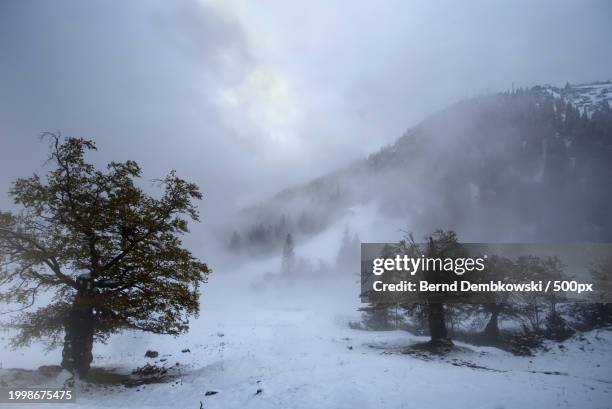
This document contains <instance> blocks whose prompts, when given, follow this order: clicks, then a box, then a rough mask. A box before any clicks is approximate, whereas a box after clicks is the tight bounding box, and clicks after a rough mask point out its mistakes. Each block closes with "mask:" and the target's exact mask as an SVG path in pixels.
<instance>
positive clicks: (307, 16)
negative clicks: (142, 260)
mask: <svg viewBox="0 0 612 409" xmlns="http://www.w3.org/2000/svg"><path fill="white" fill-rule="evenodd" d="M611 18H612V7H610V4H609V2H606V1H590V2H574V1H567V2H557V1H554V2H553V1H547V2H538V3H537V4H534V3H533V2H526V1H525V2H516V1H512V2H495V3H492V2H486V1H482V2H471V3H470V5H469V6H468V5H465V4H459V3H457V2H452V1H448V2H436V3H432V2H404V1H398V2H388V3H385V5H384V6H381V5H380V4H379V3H376V2H370V3H364V2H351V3H350V4H348V3H346V2H337V3H335V4H330V3H329V2H308V3H302V4H299V5H296V4H289V3H287V2H282V1H278V2H275V1H267V2H264V3H261V2H257V3H253V2H247V1H244V2H242V1H219V2H215V1H213V2H172V3H170V2H161V1H159V2H155V1H146V2H145V1H140V2H129V3H126V4H121V6H119V5H118V4H115V5H113V6H110V5H109V4H108V3H107V2H87V3H83V2H77V1H56V2H45V1H29V2H19V1H6V2H3V3H2V5H0V52H1V54H0V89H2V93H1V94H2V96H1V97H0V124H1V125H0V137H1V140H2V149H1V150H0V155H1V156H0V163H1V164H2V165H1V166H2V172H1V176H0V190H2V191H3V192H6V191H7V189H8V187H9V183H10V181H11V180H13V179H15V178H16V177H19V176H25V175H28V174H30V173H32V172H33V171H37V172H42V170H41V165H42V163H43V162H44V159H45V157H46V146H45V145H44V144H40V143H38V142H37V135H39V134H40V133H41V132H43V131H61V132H62V134H63V135H65V136H82V137H86V138H91V139H94V140H95V141H96V142H97V144H98V147H99V149H100V153H99V154H98V155H96V159H95V160H96V161H99V162H100V163H102V162H106V161H108V160H111V159H117V160H121V159H127V158H130V159H134V160H137V161H138V162H139V163H141V164H142V166H143V169H144V171H145V176H146V177H148V178H154V177H158V176H161V174H165V173H166V172H167V171H168V170H170V169H173V168H176V169H177V170H178V172H179V174H180V175H182V176H184V177H186V178H189V179H191V180H194V181H195V182H197V183H198V184H199V185H200V186H201V188H202V190H203V192H204V193H205V195H206V198H205V200H204V202H203V203H202V210H203V215H204V220H205V222H204V223H206V220H207V219H216V220H218V219H219V217H220V216H221V214H224V213H225V212H226V211H227V210H228V209H229V210H232V211H233V210H235V209H238V208H241V207H244V206H246V205H249V204H252V203H254V202H257V201H258V200H262V199H265V198H266V197H269V196H270V195H272V194H273V193H274V192H276V191H278V190H280V189H282V188H285V187H288V186H292V185H295V184H299V183H303V182H306V181H308V180H310V179H311V178H313V177H315V176H319V175H323V174H325V173H327V172H329V171H332V170H335V169H338V168H341V167H343V166H345V165H347V164H349V163H351V162H352V161H353V160H355V159H357V158H359V157H361V156H363V155H365V154H367V153H370V152H372V151H374V150H376V149H378V148H379V147H380V146H383V145H385V144H387V143H390V142H392V141H393V140H395V139H396V138H397V137H399V136H400V135H401V134H402V132H403V131H404V130H405V129H406V128H408V127H409V126H411V125H414V124H415V123H417V122H418V121H420V120H422V119H423V118H424V117H425V116H427V115H428V114H430V113H432V112H434V111H436V110H439V109H441V108H444V107H445V106H447V105H449V104H451V103H452V102H454V101H457V100H460V99H462V98H465V97H469V96H473V95H477V94H481V93H486V92H488V91H491V92H493V91H499V90H504V89H509V88H510V87H512V84H513V83H514V85H515V86H519V85H532V84H537V83H542V82H551V83H556V84H560V85H562V84H564V83H565V82H566V81H570V82H581V81H591V80H595V79H606V78H607V77H609V75H610V71H609V69H608V68H609V67H610V66H611V65H612V56H611V55H610V54H609V53H606V52H604V50H606V49H607V45H608V44H607V41H608V39H609V38H610V37H611V35H612V26H611V25H610V24H609V21H610V19H611ZM544 25H545V26H546V29H543V28H542V27H543V26H544ZM7 201H8V200H7V197H6V195H4V194H3V195H2V204H3V206H5V205H6V204H7Z"/></svg>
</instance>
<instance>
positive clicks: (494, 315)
mask: <svg viewBox="0 0 612 409" xmlns="http://www.w3.org/2000/svg"><path fill="white" fill-rule="evenodd" d="M498 320H499V310H497V309H496V308H495V309H493V311H491V318H489V322H488V323H487V326H486V327H485V329H484V336H485V338H486V339H488V340H491V341H497V340H498V339H499V325H498Z"/></svg>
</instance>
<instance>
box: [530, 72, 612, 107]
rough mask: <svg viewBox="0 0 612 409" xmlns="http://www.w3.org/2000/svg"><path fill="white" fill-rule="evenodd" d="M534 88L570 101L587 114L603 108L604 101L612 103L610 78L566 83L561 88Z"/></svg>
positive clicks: (566, 101)
mask: <svg viewBox="0 0 612 409" xmlns="http://www.w3.org/2000/svg"><path fill="white" fill-rule="evenodd" d="M534 89H536V90H537V89H540V90H542V91H543V92H545V93H548V94H550V95H552V96H553V97H554V98H560V99H561V100H563V102H565V103H571V104H572V105H573V106H574V107H576V108H577V109H578V110H579V111H580V112H581V113H582V112H585V111H586V113H587V114H588V115H590V114H592V113H593V111H596V110H597V109H600V108H603V107H604V105H605V104H606V103H607V104H608V106H611V105H612V81H610V80H608V81H597V82H591V83H587V84H570V83H567V84H566V85H565V86H564V87H562V88H560V87H555V86H553V85H543V86H536V87H534Z"/></svg>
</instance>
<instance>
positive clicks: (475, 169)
mask: <svg viewBox="0 0 612 409" xmlns="http://www.w3.org/2000/svg"><path fill="white" fill-rule="evenodd" d="M611 98H612V83H610V82H603V83H602V82H600V83H592V84H581V85H569V84H567V85H566V86H565V87H561V88H560V87H554V86H535V87H532V88H529V89H517V90H512V91H507V92H502V93H496V94H489V95H483V96H479V97H476V98H472V99H469V100H465V101H462V102H459V103H457V104H455V105H453V106H451V107H449V108H447V109H445V110H443V111H441V112H439V113H437V114H435V115H433V116H431V117H429V118H427V119H426V120H424V121H423V122H421V123H420V124H418V125H417V126H415V127H413V128H411V129H409V130H408V131H407V132H406V133H405V134H404V135H403V136H402V137H401V138H399V139H398V140H397V141H396V142H395V143H393V144H392V145H389V146H386V147H383V148H382V149H380V150H379V151H378V152H376V153H373V154H371V155H370V156H369V157H368V158H367V159H363V160H360V161H357V162H355V163H354V164H353V165H351V166H349V167H348V168H345V169H341V170H339V171H336V172H334V173H331V174H329V175H327V176H324V177H321V178H318V179H315V180H313V181H312V182H310V183H308V184H306V185H304V186H299V187H294V188H289V189H286V190H283V191H281V192H279V193H278V194H277V195H275V196H274V197H273V198H272V199H271V200H269V201H267V202H264V203H260V204H258V205H256V206H253V207H250V208H248V209H245V210H244V212H243V214H242V220H240V221H239V222H238V223H237V225H236V226H235V229H236V232H235V234H234V239H236V237H238V239H239V242H240V247H241V248H242V249H243V250H247V251H262V250H264V251H265V250H275V249H277V248H278V247H279V246H280V244H282V241H283V240H284V238H285V236H286V234H287V233H292V234H294V235H297V236H298V237H302V238H304V239H307V238H308V237H311V236H312V235H314V234H316V233H319V232H322V231H324V230H325V229H327V228H328V227H329V226H331V225H332V224H333V223H334V222H336V221H338V220H339V219H342V217H343V216H345V215H346V214H348V213H350V212H351V209H352V208H354V207H355V206H358V205H364V204H369V205H374V206H375V207H376V208H377V209H378V211H379V214H380V216H379V217H380V223H381V224H385V223H387V224H395V225H396V226H397V228H398V229H399V228H404V229H409V230H410V231H413V232H415V234H417V235H418V237H420V235H421V234H422V233H425V232H428V231H431V230H433V229H435V228H444V229H454V230H457V231H458V232H459V233H460V237H461V238H462V239H463V240H466V241H543V240H556V241H570V242H571V241H578V240H586V241H606V240H610V239H612V216H611V215H610V213H609V211H608V208H607V203H609V202H610V199H612V190H611V189H610V188H611V187H612V110H611V109H610V99H611ZM226 234H227V237H229V235H230V234H231V231H230V232H226ZM360 234H361V238H362V239H363V240H364V241H369V240H371V238H368V232H367V231H363V232H360ZM393 239H395V237H389V238H388V240H393ZM234 244H236V243H234Z"/></svg>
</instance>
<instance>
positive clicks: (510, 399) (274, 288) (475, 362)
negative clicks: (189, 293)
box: [0, 259, 612, 409]
mask: <svg viewBox="0 0 612 409" xmlns="http://www.w3.org/2000/svg"><path fill="white" fill-rule="evenodd" d="M277 263H279V260H278V259H272V260H268V261H261V262H255V263H250V264H249V265H248V266H245V267H244V268H241V269H238V270H237V271H234V272H232V273H226V274H224V273H221V272H218V273H217V274H215V275H214V276H212V277H211V280H210V283H209V284H208V285H207V286H205V289H204V296H203V306H202V314H201V316H200V318H198V319H197V320H195V321H194V322H193V324H192V330H191V332H190V333H188V334H186V335H183V336H180V337H178V338H172V337H167V336H151V335H147V334H142V333H125V334H122V335H119V336H115V337H113V338H111V341H110V342H109V343H108V344H107V345H96V347H95V350H94V354H95V358H94V367H105V368H109V369H110V368H115V369H116V371H118V372H123V373H129V372H130V371H131V370H133V369H134V368H136V367H139V366H142V365H144V364H146V363H156V364H157V365H163V366H167V367H172V368H173V369H172V370H171V373H172V374H173V375H175V378H174V379H173V380H172V381H169V382H167V383H162V384H149V385H144V386H140V387H132V388H125V387H123V386H115V387H110V388H104V387H100V386H96V387H94V388H90V389H88V390H82V389H79V390H78V391H77V403H76V404H65V405H59V404H55V405H52V406H49V407H54V408H60V407H66V408H72V409H77V408H167V407H172V408H194V409H197V408H199V407H200V402H202V404H203V407H204V408H211V409H212V408H223V409H231V408H283V409H284V408H308V409H312V408H338V409H341V408H347V409H348V408H350V409H354V408H420V409H426V408H454V409H459V408H470V409H474V408H610V407H612V332H610V331H595V332H591V333H588V334H585V335H584V337H582V339H579V338H580V337H575V338H573V339H571V340H569V341H568V342H566V343H565V344H564V346H563V347H559V345H557V344H551V351H549V352H545V353H544V352H542V353H540V354H539V355H537V356H535V357H515V356H512V355H511V354H509V353H507V352H504V351H501V350H498V349H495V348H485V347H473V346H469V345H465V344H460V343H459V344H458V345H459V347H461V348H459V350H458V351H456V352H453V353H451V354H450V355H449V356H445V357H443V358H442V357H431V356H427V355H419V354H416V355H415V354H405V353H403V351H404V350H405V349H406V347H408V346H409V345H411V344H413V343H416V342H421V341H424V340H426V339H425V338H420V337H414V336H411V335H410V334H408V333H406V332H403V331H388V332H369V331H359V330H351V329H349V328H348V326H347V323H348V322H349V321H351V320H357V319H358V317H359V313H358V312H357V311H356V309H357V308H358V307H359V301H358V299H357V293H358V282H357V281H358V277H346V276H345V277H336V278H334V279H333V280H329V282H327V283H317V284H311V286H310V287H306V286H305V285H304V284H303V283H297V282H296V283H293V284H291V285H283V284H281V283H280V280H275V279H274V276H272V279H269V280H268V283H271V284H269V288H268V289H264V290H261V289H259V290H257V291H256V290H253V283H254V282H258V279H259V282H261V276H262V275H263V274H264V273H265V272H266V271H276V270H277V269H278V267H277ZM3 343H5V342H3ZM148 349H151V350H155V351H159V354H160V355H159V357H157V358H156V359H149V358H145V357H144V353H145V351H147V350H148ZM186 349H188V350H189V352H181V351H184V350H186ZM0 354H1V355H0V360H1V361H2V367H3V368H5V369H2V370H1V372H0V375H1V376H2V377H4V379H7V378H8V377H10V373H9V371H8V370H7V369H6V368H26V369H35V368H37V367H38V366H40V365H52V364H57V363H59V361H60V351H52V352H50V353H48V354H45V352H44V350H43V349H42V347H41V346H36V347H33V348H29V349H20V350H17V351H11V350H8V349H2V350H1V351H0ZM177 363H178V366H177V365H176V364H177ZM21 382H22V386H34V385H30V384H28V382H32V380H31V379H27V378H26V379H24V380H22V381H21ZM77 387H79V388H82V387H83V386H82V385H81V386H79V385H77ZM208 391H215V392H218V393H216V394H212V395H210V394H209V395H208V396H206V395H205V394H206V392H208ZM5 406H7V407H19V406H20V405H15V404H11V405H5ZM45 406H48V405H45ZM23 407H32V405H23Z"/></svg>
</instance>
